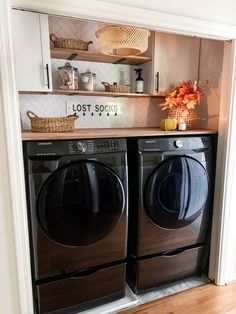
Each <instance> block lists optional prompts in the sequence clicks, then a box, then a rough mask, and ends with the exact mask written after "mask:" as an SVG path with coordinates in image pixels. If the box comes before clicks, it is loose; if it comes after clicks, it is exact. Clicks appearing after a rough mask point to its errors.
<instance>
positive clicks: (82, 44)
mask: <svg viewBox="0 0 236 314" xmlns="http://www.w3.org/2000/svg"><path fill="white" fill-rule="evenodd" d="M50 39H51V41H52V42H53V45H54V47H55V48H64V49H76V50H83V51H87V50H88V46H89V45H90V44H92V43H93V42H92V41H88V42H87V41H83V40H81V39H66V38H58V37H57V36H56V35H54V34H50Z"/></svg>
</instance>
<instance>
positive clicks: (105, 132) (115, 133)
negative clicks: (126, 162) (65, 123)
mask: <svg viewBox="0 0 236 314" xmlns="http://www.w3.org/2000/svg"><path fill="white" fill-rule="evenodd" d="M205 134H217V130H207V129H196V130H187V131H161V130H160V129H159V128H119V129H76V130H75V131H74V132H65V133H33V132H30V131H23V132H22V140H23V141H39V140H67V139H86V138H115V137H149V136H176V135H178V136H185V135H205Z"/></svg>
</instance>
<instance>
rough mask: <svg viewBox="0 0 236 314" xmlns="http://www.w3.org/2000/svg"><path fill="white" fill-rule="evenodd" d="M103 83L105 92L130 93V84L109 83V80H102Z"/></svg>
mask: <svg viewBox="0 0 236 314" xmlns="http://www.w3.org/2000/svg"><path fill="white" fill-rule="evenodd" d="M102 84H103V85H104V86H105V92H110V93H129V88H130V86H129V85H128V84H127V85H116V84H113V85H111V84H109V83H107V82H102Z"/></svg>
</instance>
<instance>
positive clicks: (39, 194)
mask: <svg viewBox="0 0 236 314" xmlns="http://www.w3.org/2000/svg"><path fill="white" fill-rule="evenodd" d="M23 149H24V162H25V176H26V187H27V202H28V221H29V234H30V244H31V262H32V279H33V291H34V297H35V312H36V313H48V312H51V311H59V310H61V309H68V308H70V311H72V312H70V313H74V312H73V311H75V312H76V313H77V312H78V309H85V308H88V307H90V306H93V305H97V304H101V303H103V302H107V301H110V300H114V299H117V298H120V297H123V296H124V287H125V268H126V264H125V258H126V247H127V191H128V190H127V151H126V140H125V139H97V140H67V141H65V140H63V141H30V142H25V143H24V147H23ZM108 278H109V279H108ZM60 313H61V312H60ZM63 313H64V312H63Z"/></svg>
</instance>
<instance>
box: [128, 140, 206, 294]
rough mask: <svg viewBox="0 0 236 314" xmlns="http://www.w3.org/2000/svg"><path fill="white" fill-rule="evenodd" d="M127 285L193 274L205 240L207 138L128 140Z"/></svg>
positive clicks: (148, 284)
mask: <svg viewBox="0 0 236 314" xmlns="http://www.w3.org/2000/svg"><path fill="white" fill-rule="evenodd" d="M129 152H130V154H129V161H130V163H129V164H130V166H129V168H130V173H129V177H130V197H129V200H130V225H129V244H128V247H129V249H128V250H129V266H128V268H129V270H128V281H129V284H130V285H131V287H132V289H133V290H134V291H135V292H136V293H138V292H140V291H142V290H144V289H148V288H152V287H154V286H157V285H160V284H163V283H167V282H170V281H173V280H178V279H181V278H183V277H187V276H190V275H193V274H195V273H197V272H198V271H199V270H200V268H201V265H202V258H203V256H204V255H203V254H204V248H205V245H206V242H207V239H208V237H209V229H210V225H209V223H210V213H211V207H212V143H211V137H208V136H202V137H165V138H145V139H138V140H130V143H129Z"/></svg>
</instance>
